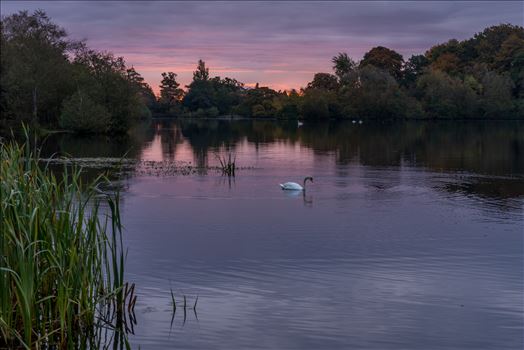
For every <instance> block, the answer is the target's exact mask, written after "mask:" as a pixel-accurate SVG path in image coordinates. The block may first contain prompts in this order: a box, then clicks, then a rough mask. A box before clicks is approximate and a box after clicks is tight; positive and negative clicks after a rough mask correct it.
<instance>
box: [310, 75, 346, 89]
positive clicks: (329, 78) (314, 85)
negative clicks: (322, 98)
mask: <svg viewBox="0 0 524 350" xmlns="http://www.w3.org/2000/svg"><path fill="white" fill-rule="evenodd" d="M338 87H339V83H338V79H337V77H336V76H334V75H333V74H329V73H316V74H315V76H314V77H313V81H312V82H310V83H309V84H308V85H307V88H308V89H320V90H328V91H335V90H337V89H338Z"/></svg>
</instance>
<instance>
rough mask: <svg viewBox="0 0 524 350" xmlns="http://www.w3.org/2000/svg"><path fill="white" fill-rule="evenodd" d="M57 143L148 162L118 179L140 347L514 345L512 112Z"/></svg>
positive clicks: (520, 251) (517, 142)
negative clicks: (507, 116)
mask: <svg viewBox="0 0 524 350" xmlns="http://www.w3.org/2000/svg"><path fill="white" fill-rule="evenodd" d="M55 152H57V153H58V154H69V155H72V156H74V157H79V158H83V159H87V160H86V161H87V163H89V159H91V158H97V159H98V160H99V161H100V162H102V163H103V160H104V159H111V158H120V157H126V158H129V159H131V160H133V159H135V160H140V161H141V162H136V163H133V164H134V165H133V166H132V167H131V168H130V169H128V170H127V171H126V172H125V177H124V179H123V180H122V181H121V182H120V183H119V185H120V187H121V188H122V216H123V223H124V226H125V231H124V237H125V242H124V243H125V245H126V247H127V248H128V255H127V263H126V268H127V270H126V273H127V275H126V276H127V280H128V281H130V282H134V283H136V288H137V289H136V293H137V295H138V301H137V304H136V308H135V311H136V317H137V324H136V325H135V327H134V334H132V335H130V342H131V345H132V347H133V348H138V347H140V348H141V349H167V348H181V349H444V348H445V349H467V348H470V349H522V348H523V346H524V338H523V332H522V330H523V329H524V316H523V315H524V267H523V266H524V123H522V122H521V123H518V122H508V121H505V122H478V121H471V122H449V121H448V122H444V121H442V122H409V123H404V122H403V123H373V122H364V123H362V124H359V123H351V122H323V123H320V122H317V123H314V122H307V121H306V122H305V123H304V125H303V126H300V127H299V126H298V125H297V122H296V121H295V122H293V121H290V122H277V121H265V120H238V121H226V120H198V121H190V120H178V121H172V120H154V121H153V122H151V123H149V124H147V125H142V126H141V127H138V128H136V129H135V130H133V132H132V133H131V134H130V136H129V137H126V138H120V139H114V138H111V137H78V136H73V135H54V136H52V137H51V138H49V139H48V140H47V142H46V146H45V153H46V154H48V155H50V154H52V153H55ZM229 152H231V154H232V155H233V156H234V157H236V163H237V167H239V168H238V170H237V172H236V177H235V178H228V177H226V176H222V175H221V174H220V173H219V172H218V171H217V170H216V169H214V168H213V167H214V166H216V165H217V164H218V160H217V157H216V156H217V154H220V155H227V154H228V153H229ZM146 161H151V162H149V163H148V162H146ZM144 164H145V165H144ZM169 164H178V165H181V166H183V167H185V169H190V171H187V172H184V173H170V172H169V171H163V169H164V168H165V167H166V166H168V165H169ZM98 171H99V168H97V167H93V169H88V172H89V174H95V173H97V172H98ZM305 176H312V177H313V178H314V182H313V183H308V184H307V191H306V192H305V193H304V194H302V193H289V192H285V191H282V190H281V189H280V186H279V184H280V183H283V182H286V181H295V182H299V183H301V182H302V180H303V178H304V177H305ZM171 290H173V292H174V293H175V297H176V298H177V300H178V301H179V302H182V300H183V296H184V295H185V296H186V298H187V303H188V304H191V305H193V303H194V301H195V299H196V297H197V296H198V304H197V308H196V313H195V312H193V310H190V309H188V310H187V312H186V313H185V314H184V311H183V308H181V307H179V308H178V309H177V311H176V312H175V314H174V317H173V312H172V306H171Z"/></svg>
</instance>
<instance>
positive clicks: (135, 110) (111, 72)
mask: <svg viewBox="0 0 524 350" xmlns="http://www.w3.org/2000/svg"><path fill="white" fill-rule="evenodd" d="M73 63H74V68H75V76H74V80H75V82H76V84H77V86H78V87H82V89H83V90H84V91H86V93H87V94H88V95H89V96H90V97H91V98H92V99H93V100H94V101H95V102H98V103H100V104H102V105H103V106H104V107H105V109H106V110H107V111H108V112H109V114H110V116H111V119H110V131H111V132H113V133H125V132H126V131H127V130H128V129H129V127H130V126H131V125H132V124H133V123H134V122H135V121H136V120H137V119H139V118H140V117H141V116H142V115H144V113H147V108H146V107H145V105H144V103H143V101H142V99H141V98H140V94H139V91H138V90H137V88H136V85H135V84H134V83H132V82H131V81H129V80H128V72H127V68H126V65H125V61H124V59H123V57H115V56H114V55H113V54H112V53H109V52H97V51H94V50H90V49H87V48H84V49H82V50H79V51H78V52H77V53H76V56H75V58H74V61H73Z"/></svg>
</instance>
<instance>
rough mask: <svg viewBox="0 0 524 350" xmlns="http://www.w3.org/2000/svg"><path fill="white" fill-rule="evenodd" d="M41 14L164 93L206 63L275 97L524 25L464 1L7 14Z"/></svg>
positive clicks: (517, 17) (165, 5)
mask: <svg viewBox="0 0 524 350" xmlns="http://www.w3.org/2000/svg"><path fill="white" fill-rule="evenodd" d="M37 8H41V9H44V10H46V11H47V12H48V14H49V15H50V16H51V17H52V18H53V19H54V20H55V21H56V22H58V23H59V24H61V25H63V26H64V27H65V28H66V29H67V30H68V31H69V33H71V35H72V36H73V37H75V38H87V39H88V40H89V43H90V45H91V46H92V47H94V48H96V49H100V50H109V51H113V52H114V53H115V54H117V55H122V56H124V57H125V58H126V59H127V62H128V63H129V64H130V65H133V66H135V67H136V68H137V70H138V71H139V72H140V73H142V74H143V76H144V77H145V78H146V80H147V81H148V82H149V83H150V84H151V85H152V86H153V88H154V89H157V86H158V84H159V80H160V73H161V72H163V71H169V70H171V71H174V72H176V73H178V74H179V76H180V80H181V82H182V83H183V84H187V83H188V82H189V80H190V79H191V76H192V71H193V70H194V67H195V65H196V61H197V60H198V59H199V58H202V59H204V60H206V62H207V63H208V65H209V66H210V67H211V73H212V75H220V76H222V77H223V76H230V77H233V78H236V79H239V80H241V81H243V82H245V83H247V84H248V85H254V84H255V83H256V82H260V83H261V84H263V85H266V84H267V85H270V86H271V87H273V88H276V89H284V88H298V87H301V86H305V85H306V83H307V82H308V81H310V80H311V78H312V76H313V74H314V73H315V72H318V71H330V70H331V67H330V66H331V64H330V58H331V57H332V56H333V55H335V54H336V53H337V52H339V51H347V52H348V53H349V54H350V55H351V56H352V57H353V58H354V59H357V60H358V59H360V58H361V57H362V56H363V55H364V53H365V52H366V51H368V50H369V49H370V48H371V47H373V46H378V45H382V46H387V47H390V48H393V49H395V50H397V51H399V52H400V53H402V54H403V55H404V56H405V57H408V56H409V55H411V54H414V53H423V52H424V51H425V50H427V49H428V48H429V47H430V46H432V45H434V44H436V43H440V42H444V41H447V40H448V39H450V38H457V39H465V38H467V37H471V36H472V35H473V34H474V33H476V32H479V31H481V30H483V29H484V28H485V27H487V26H490V25H496V24H499V23H512V24H519V25H521V24H522V22H523V5H522V2H520V1H514V2H510V1H508V2H502V1H492V2H488V1H480V2H476V1H464V2H443V1H436V2H414V1H406V2H401V1H394V2H391V1H389V2H386V1H380V2H379V1H376V2H375V1H373V2H353V1H350V2H341V1H340V2H338V1H337V2H295V1H290V2H279V3H276V2H270V1H259V2H247V3H241V2H191V3H189V2H175V1H165V2H152V1H147V2H145V1H143V2H140V1H132V2H124V1H112V2H102V1H95V2H80V1H71V2H65V1H64V2H45V1H36V2H22V1H20V2H14V1H2V2H1V10H2V14H3V15H7V14H10V13H12V12H14V11H17V10H20V9H29V10H33V9H37Z"/></svg>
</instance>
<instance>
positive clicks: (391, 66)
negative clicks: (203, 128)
mask: <svg viewBox="0 0 524 350" xmlns="http://www.w3.org/2000/svg"><path fill="white" fill-rule="evenodd" d="M0 30H1V33H0V40H1V41H0V45H1V52H0V56H1V69H0V82H1V86H0V112H1V117H0V127H2V128H4V127H6V126H8V125H12V124H17V123H18V124H19V123H20V121H25V122H29V123H32V124H37V125H42V126H45V127H50V128H57V127H59V128H63V129H68V130H74V131H78V132H100V133H104V132H111V133H124V132H126V131H127V130H128V129H129V127H130V126H131V125H132V124H133V123H135V122H136V121H138V120H140V119H146V118H149V117H151V115H159V116H178V117H180V116H182V117H211V118H213V117H217V116H223V115H238V116H243V117H255V118H284V119H292V118H301V119H327V118H336V119H344V118H359V119H365V118H371V119H407V118H417V119H418V118H448V119H467V118H478V119H482V118H484V119H493V118H524V89H523V87H524V28H523V27H521V26H516V25H511V24H501V25H497V26H492V27H489V28H486V29H485V30H484V31H482V32H480V33H477V34H475V35H474V36H473V37H472V38H470V39H467V40H463V41H458V40H455V39H453V40H449V41H448V42H446V43H443V44H438V45H435V46H433V47H431V48H430V49H429V50H428V51H426V52H425V54H423V55H413V56H411V57H410V58H409V59H408V60H404V58H403V57H402V55H401V54H399V53H398V52H396V51H394V50H391V49H389V48H386V47H382V46H378V47H374V48H372V49H371V50H370V51H368V52H367V53H366V54H365V55H364V57H363V58H362V60H360V62H356V61H354V60H353V59H352V58H351V57H350V56H349V55H348V54H347V53H345V52H341V53H339V54H338V55H336V56H334V57H333V58H332V65H333V72H329V73H317V74H315V75H314V77H313V80H312V81H311V82H309V83H308V84H307V86H306V87H304V88H301V89H300V90H291V91H275V90H273V89H270V88H268V87H262V86H259V85H258V84H257V85H256V86H255V87H253V88H248V87H246V86H245V85H244V84H243V83H242V82H239V81H237V80H236V79H233V78H228V77H226V78H223V79H222V78H221V77H219V76H215V77H211V76H210V73H209V68H208V67H206V64H205V62H204V61H202V60H200V61H199V62H198V65H197V67H196V70H195V71H194V73H193V79H192V81H191V83H190V84H189V85H187V86H186V89H183V88H182V87H181V86H180V83H179V82H178V81H177V74H176V73H174V72H164V73H162V81H161V84H160V93H159V96H155V94H154V93H153V90H152V89H151V87H150V86H149V85H148V84H147V83H145V81H144V79H143V77H142V76H141V75H140V74H139V73H138V72H137V71H136V70H135V69H134V68H133V67H128V66H127V65H126V62H125V60H124V59H123V58H122V57H115V56H114V55H113V54H112V53H110V52H100V51H96V50H93V49H90V48H89V47H88V46H87V44H86V43H85V42H83V41H75V40H72V39H71V38H69V37H68V35H67V32H66V31H65V30H64V29H63V28H61V27H59V26H58V25H56V24H54V23H53V22H52V21H51V19H50V18H49V17H48V16H47V15H46V13H45V12H43V11H35V12H34V13H32V14H29V13H28V12H27V11H21V12H19V13H17V14H13V15H11V16H7V17H3V18H2V20H1V27H0Z"/></svg>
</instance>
